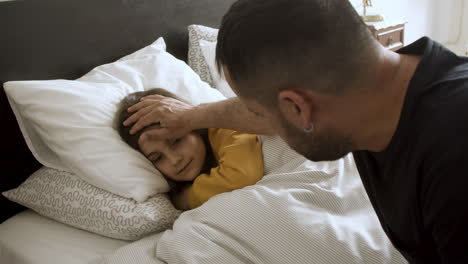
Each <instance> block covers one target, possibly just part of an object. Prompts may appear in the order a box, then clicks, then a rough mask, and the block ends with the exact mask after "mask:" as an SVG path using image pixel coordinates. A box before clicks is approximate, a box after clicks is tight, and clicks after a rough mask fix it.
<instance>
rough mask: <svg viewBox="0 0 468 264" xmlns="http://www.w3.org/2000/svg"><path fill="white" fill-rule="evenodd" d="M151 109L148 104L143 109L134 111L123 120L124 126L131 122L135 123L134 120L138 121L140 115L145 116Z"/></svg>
mask: <svg viewBox="0 0 468 264" xmlns="http://www.w3.org/2000/svg"><path fill="white" fill-rule="evenodd" d="M151 110H152V107H150V106H147V107H145V108H143V109H140V110H139V111H138V112H136V113H134V114H133V115H131V116H130V117H129V118H127V119H126V120H125V121H124V122H123V125H124V126H129V125H131V124H133V123H135V122H136V121H138V120H139V119H140V118H141V117H142V116H145V115H146V114H148V113H150V112H151Z"/></svg>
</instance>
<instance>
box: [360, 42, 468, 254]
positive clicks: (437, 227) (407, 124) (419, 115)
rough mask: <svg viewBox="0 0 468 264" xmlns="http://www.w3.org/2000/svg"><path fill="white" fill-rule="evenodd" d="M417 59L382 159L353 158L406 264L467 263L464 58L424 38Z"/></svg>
mask: <svg viewBox="0 0 468 264" xmlns="http://www.w3.org/2000/svg"><path fill="white" fill-rule="evenodd" d="M398 52H399V53H402V54H415V55H420V56H421V57H422V60H421V62H420V64H419V65H418V67H417V69H416V72H415V74H414V76H413V78H412V79H411V82H410V84H409V87H408V90H407V92H406V97H405V101H404V105H403V110H402V113H401V116H400V121H399V124H398V127H397V130H396V132H395V134H394V135H393V137H392V139H391V142H390V144H389V146H388V147H387V148H386V150H385V151H382V152H378V153H376V152H369V151H357V152H354V153H353V154H354V159H355V160H356V165H357V167H358V170H359V173H360V175H361V179H362V182H363V184H364V187H365V189H366V191H367V194H368V195H369V198H370V200H371V202H372V205H373V207H374V209H375V211H376V213H377V216H378V217H379V220H380V223H381V224H382V227H383V229H384V230H385V232H386V233H387V235H388V237H389V238H390V240H391V241H392V243H393V245H394V246H395V247H396V248H397V249H398V250H399V251H400V252H401V253H402V254H403V255H404V256H405V257H406V258H407V259H408V261H410V263H468V58H466V57H459V56H457V55H455V54H454V53H452V52H450V51H449V50H447V49H446V48H444V47H443V46H442V45H440V44H439V43H437V42H434V41H432V40H430V39H429V38H422V39H420V40H418V41H416V42H415V43H413V44H411V45H409V46H407V47H405V48H403V49H400V50H399V51H398Z"/></svg>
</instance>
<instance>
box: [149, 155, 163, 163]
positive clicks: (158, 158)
mask: <svg viewBox="0 0 468 264" xmlns="http://www.w3.org/2000/svg"><path fill="white" fill-rule="evenodd" d="M161 159H162V155H159V156H156V157H151V158H150V159H149V160H150V161H151V162H158V161H160V160H161Z"/></svg>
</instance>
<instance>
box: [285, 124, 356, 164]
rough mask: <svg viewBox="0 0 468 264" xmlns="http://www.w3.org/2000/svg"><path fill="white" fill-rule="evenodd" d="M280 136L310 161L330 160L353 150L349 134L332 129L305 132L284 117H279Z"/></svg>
mask: <svg viewBox="0 0 468 264" xmlns="http://www.w3.org/2000/svg"><path fill="white" fill-rule="evenodd" d="M280 120H281V126H282V128H281V129H282V130H283V131H282V132H283V133H281V137H282V138H283V140H284V141H286V143H287V144H288V145H289V146H290V147H291V148H292V149H294V150H295V151H296V152H298V153H299V154H301V155H303V156H304V157H305V158H307V159H308V160H311V161H316V162H319V161H332V160H337V159H340V158H342V157H344V156H346V155H347V154H348V153H350V152H351V151H353V144H352V142H351V138H350V137H349V136H344V135H341V134H339V133H335V132H334V131H321V132H320V133H319V132H316V131H312V132H310V133H306V132H304V131H302V130H298V129H297V128H295V127H294V126H292V125H291V124H290V123H289V121H287V120H286V119H285V118H283V117H280Z"/></svg>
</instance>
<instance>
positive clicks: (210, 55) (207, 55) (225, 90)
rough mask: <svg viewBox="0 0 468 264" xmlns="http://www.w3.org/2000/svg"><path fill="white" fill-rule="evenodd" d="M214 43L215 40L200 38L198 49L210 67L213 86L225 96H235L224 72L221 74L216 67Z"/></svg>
mask: <svg viewBox="0 0 468 264" xmlns="http://www.w3.org/2000/svg"><path fill="white" fill-rule="evenodd" d="M216 44H217V42H210V41H206V40H200V49H201V51H202V54H203V57H204V59H205V61H206V63H207V65H208V68H209V69H210V74H211V77H212V79H213V83H214V87H215V88H216V89H218V91H220V92H221V93H222V94H223V95H224V96H226V97H227V98H231V97H236V94H235V93H234V92H233V91H232V89H231V86H229V84H228V82H227V81H226V78H225V77H224V74H223V75H222V76H221V75H220V74H219V72H218V69H217V67H216V63H215V59H216Z"/></svg>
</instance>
